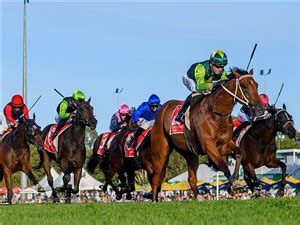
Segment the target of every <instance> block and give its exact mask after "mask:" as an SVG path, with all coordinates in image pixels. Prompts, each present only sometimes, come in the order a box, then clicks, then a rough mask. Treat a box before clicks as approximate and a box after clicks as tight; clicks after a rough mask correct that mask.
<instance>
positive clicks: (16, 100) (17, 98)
mask: <svg viewBox="0 0 300 225" xmlns="http://www.w3.org/2000/svg"><path fill="white" fill-rule="evenodd" d="M11 104H12V105H13V106H15V107H22V106H23V105H24V101H23V97H22V96H21V95H14V96H13V97H12V98H11Z"/></svg>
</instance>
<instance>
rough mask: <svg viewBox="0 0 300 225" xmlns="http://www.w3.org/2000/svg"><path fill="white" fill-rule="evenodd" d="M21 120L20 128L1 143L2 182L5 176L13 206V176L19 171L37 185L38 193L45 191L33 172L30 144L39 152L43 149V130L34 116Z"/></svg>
mask: <svg viewBox="0 0 300 225" xmlns="http://www.w3.org/2000/svg"><path fill="white" fill-rule="evenodd" d="M21 120H22V123H21V124H20V126H19V127H18V128H16V129H15V130H14V131H12V133H10V134H8V135H7V136H6V137H5V139H4V140H3V141H2V142H0V181H2V179H3V175H4V179H5V184H6V187H7V190H8V194H7V198H8V203H9V204H12V197H13V191H12V182H11V175H12V174H13V173H15V172H17V171H23V172H24V173H26V175H27V176H28V177H29V179H30V180H31V181H32V182H33V184H34V185H37V187H38V191H44V190H43V189H42V188H41V187H40V186H39V185H38V182H37V180H36V178H35V176H34V175H33V173H32V171H31V163H30V148H29V143H30V144H34V145H36V146H37V148H38V149H39V150H42V149H43V140H42V137H41V128H40V127H39V126H38V125H37V124H36V123H35V115H34V114H33V119H29V120H26V119H24V118H23V119H21ZM2 171H3V172H2ZM2 173H3V174H2Z"/></svg>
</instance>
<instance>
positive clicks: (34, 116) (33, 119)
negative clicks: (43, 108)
mask: <svg viewBox="0 0 300 225" xmlns="http://www.w3.org/2000/svg"><path fill="white" fill-rule="evenodd" d="M32 119H33V121H35V113H33V118H32Z"/></svg>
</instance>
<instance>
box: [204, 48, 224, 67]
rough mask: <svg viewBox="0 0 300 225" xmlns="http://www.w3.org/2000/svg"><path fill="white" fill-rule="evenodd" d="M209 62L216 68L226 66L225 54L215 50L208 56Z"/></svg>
mask: <svg viewBox="0 0 300 225" xmlns="http://www.w3.org/2000/svg"><path fill="white" fill-rule="evenodd" d="M209 61H210V62H211V63H214V64H216V65H218V66H226V65H227V62H228V59H227V55H226V54H225V52H223V51H222V50H216V51H214V52H213V53H212V54H211V55H210V59H209Z"/></svg>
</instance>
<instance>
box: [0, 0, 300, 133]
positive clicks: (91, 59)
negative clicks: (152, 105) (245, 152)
mask: <svg viewBox="0 0 300 225" xmlns="http://www.w3.org/2000/svg"><path fill="white" fill-rule="evenodd" d="M299 12H300V3H295V2H294V3H292V2H290V3H270V1H266V2H264V3H247V2H234V1H232V2H226V3H225V2H223V1H220V2H212V3H204V2H190V3H184V2H177V3H176V2H170V1H165V2H147V3H145V2H143V3H141V2H140V1H135V2H130V3H129V2H125V1H115V2H103V1H90V2H89V3H84V2H83V1H74V0H73V1H66V0H65V1H63V2H62V1H44V2H43V1H34V0H31V1H30V4H29V5H28V8H27V14H28V19H27V22H28V24H27V26H28V30H27V32H28V105H29V106H30V105H31V104H33V102H34V101H35V99H36V98H37V97H38V96H39V95H42V99H41V100H40V102H39V103H38V104H37V106H36V107H35V108H34V110H33V112H35V113H36V114H37V120H38V122H39V124H41V125H42V126H45V125H47V124H49V123H52V122H53V121H54V116H55V113H56V112H55V110H56V106H57V104H58V103H59V102H60V100H61V98H60V96H58V95H57V94H56V93H55V92H54V91H53V88H57V89H58V90H60V91H61V92H62V93H63V94H64V95H66V96H68V95H71V94H72V92H73V90H74V89H81V90H83V91H84V92H85V93H86V95H87V96H88V97H89V96H91V97H92V105H93V106H94V108H95V115H96V117H97V119H98V126H97V131H99V132H102V131H105V130H108V126H109V123H110V118H111V116H112V114H113V113H114V112H115V111H116V109H117V95H116V94H115V93H114V91H115V89H116V88H117V87H119V88H124V90H123V93H121V94H120V103H123V102H125V103H127V104H128V105H130V106H138V105H139V104H140V103H141V102H142V101H146V100H147V99H148V97H149V95H151V94H153V93H155V94H157V95H159V96H160V97H161V99H162V101H163V102H165V101H167V100H169V99H184V98H185V97H186V95H187V94H188V90H187V89H186V88H185V86H184V85H183V84H182V81H181V77H182V75H183V73H185V72H186V71H187V69H188V68H189V66H190V65H191V64H193V63H194V62H199V61H202V60H206V59H208V57H209V55H210V54H211V52H212V51H213V50H215V49H222V50H224V51H225V52H226V53H227V55H228V57H229V65H228V67H227V68H226V69H229V66H239V67H242V68H245V67H246V65H247V63H248V60H249V57H250V54H251V52H252V49H253V46H254V44H255V43H258V47H257V50H256V53H255V56H254V58H253V60H252V63H251V67H253V68H254V72H255V79H256V80H257V82H258V83H259V90H260V92H263V77H261V76H259V70H260V69H264V70H268V69H269V68H272V73H271V75H269V76H268V77H266V82H267V94H268V95H269V96H270V99H271V102H274V101H275V99H276V96H277V93H278V91H279V89H280V86H281V84H282V82H284V83H285V87H284V90H283V92H282V95H281V97H280V99H279V101H278V103H279V104H278V105H282V103H283V102H285V103H286V104H287V107H288V111H289V112H290V113H291V114H292V115H293V117H294V119H295V122H296V128H298V129H299V128H300V125H299V123H300V121H299V118H300V112H299V109H300V106H299V99H298V93H299V87H298V85H299V83H300V79H299V76H300V74H299V72H298V65H299V52H300V41H299V40H300V28H299V24H298V21H300V14H299ZM1 15H2V18H1V28H2V29H1V30H2V35H1V40H2V42H1V50H2V51H1V52H2V55H1V57H2V60H1V68H2V70H1V77H2V79H1V82H2V83H1V108H3V107H4V106H5V104H6V103H7V102H8V101H9V100H10V98H11V96H12V95H13V94H15V93H22V64H23V61H22V51H23V48H22V44H23V41H22V32H23V30H22V29H23V28H22V26H23V24H22V20H23V1H22V0H20V1H14V2H13V3H12V2H10V3H8V2H5V1H4V2H2V4H1ZM239 108H240V106H239V105H237V106H236V108H235V112H234V114H236V113H237V111H238V109H239Z"/></svg>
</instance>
